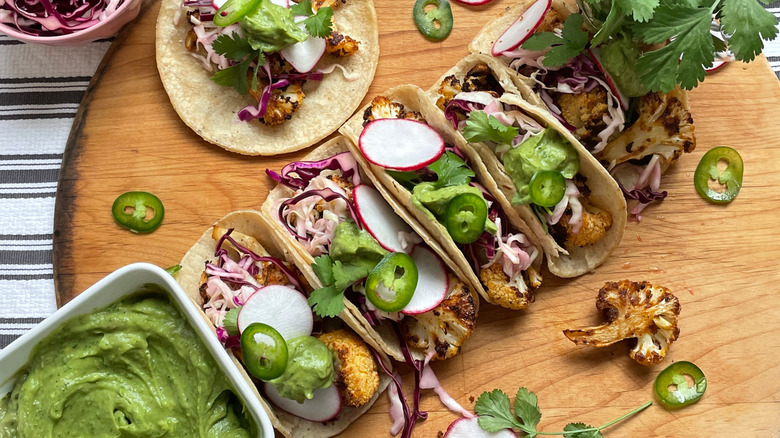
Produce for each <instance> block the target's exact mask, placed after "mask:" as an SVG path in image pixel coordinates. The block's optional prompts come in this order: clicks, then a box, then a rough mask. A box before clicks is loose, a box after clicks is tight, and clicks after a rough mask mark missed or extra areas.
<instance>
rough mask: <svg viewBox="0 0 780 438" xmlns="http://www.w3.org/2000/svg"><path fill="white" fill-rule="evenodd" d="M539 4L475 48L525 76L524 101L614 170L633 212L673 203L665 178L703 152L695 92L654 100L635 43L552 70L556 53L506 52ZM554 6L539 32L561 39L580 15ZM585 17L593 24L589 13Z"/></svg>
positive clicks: (620, 42) (495, 23)
mask: <svg viewBox="0 0 780 438" xmlns="http://www.w3.org/2000/svg"><path fill="white" fill-rule="evenodd" d="M540 1H541V2H542V3H544V1H543V0H540ZM534 3H535V2H534V1H531V0H521V1H520V2H518V3H517V4H515V5H514V6H512V7H510V8H509V9H507V11H506V12H505V13H504V14H503V15H501V16H499V17H497V18H495V19H493V20H492V21H491V22H489V23H488V24H487V25H485V27H484V28H483V29H482V30H481V31H480V33H479V34H478V35H477V36H476V37H475V38H474V40H473V41H472V42H471V44H470V45H469V49H470V50H471V52H472V53H484V54H486V55H492V56H494V57H496V59H498V60H500V61H501V62H502V63H503V64H505V65H507V66H509V67H510V69H511V70H512V71H513V72H516V73H517V75H518V76H519V77H520V79H517V81H520V82H523V83H525V84H528V85H530V86H531V88H532V89H533V92H534V93H533V94H535V95H529V94H528V93H527V92H524V93H521V95H522V97H523V98H524V99H525V100H526V101H528V102H530V103H532V104H534V105H537V106H540V107H543V108H545V109H546V110H547V111H549V113H550V114H551V115H552V116H553V117H555V118H556V119H557V120H558V121H559V122H560V123H561V124H562V125H563V126H564V127H566V129H568V130H569V131H570V132H571V133H572V134H573V135H574V136H575V137H576V138H577V140H579V141H580V142H581V143H582V144H583V145H584V146H585V148H587V150H588V151H589V152H590V153H592V154H593V156H594V157H596V159H598V160H599V161H600V162H601V164H602V165H603V166H604V167H606V168H607V169H608V170H609V171H610V173H611V174H612V176H613V177H614V178H615V179H616V180H617V181H618V183H619V184H620V186H621V188H622V190H623V192H624V196H625V197H626V199H631V200H637V201H638V202H637V204H636V206H635V207H634V208H633V209H632V211H631V213H632V214H635V215H636V217H637V219H641V212H642V210H643V209H644V208H645V207H646V206H647V205H648V204H649V203H650V202H652V201H660V200H662V199H664V198H665V197H666V192H661V191H660V184H661V182H660V179H661V174H662V173H663V172H665V171H666V170H667V169H668V168H669V166H671V165H672V164H673V163H674V162H675V161H676V160H677V159H678V158H679V157H680V156H681V155H682V154H683V153H684V152H691V151H693V150H694V148H695V147H696V138H695V136H694V126H693V118H692V117H691V113H690V110H689V107H688V98H687V93H686V92H685V91H684V90H682V89H680V88H676V89H674V90H672V91H671V92H669V93H649V92H648V89H647V88H646V87H645V86H644V85H643V84H642V83H641V82H640V81H639V79H638V78H637V77H636V75H635V74H632V72H633V69H632V68H629V66H632V65H634V64H635V63H636V60H637V59H638V58H639V56H641V52H640V51H639V49H637V48H636V47H635V46H634V45H633V44H631V43H630V42H629V41H628V40H627V39H621V38H613V39H611V40H609V41H608V42H606V43H605V44H600V45H599V46H598V47H591V48H589V49H587V50H585V51H583V52H582V53H580V54H579V55H577V56H576V57H574V58H572V59H570V60H569V61H567V62H566V63H565V64H563V65H562V66H560V67H551V66H547V65H544V58H545V56H546V55H547V52H548V49H544V50H526V49H524V48H522V47H517V48H515V49H512V50H503V51H502V50H501V48H500V47H499V46H497V45H496V44H495V42H496V41H498V40H499V39H500V37H501V36H502V34H503V33H504V32H505V31H506V30H507V29H508V28H509V27H510V26H511V25H512V24H513V23H515V21H517V20H518V19H519V18H520V17H521V16H523V14H524V13H525V12H526V10H528V8H529V6H530V5H532V4H534ZM537 3H538V2H537ZM549 3H550V5H551V6H550V7H549V8H548V9H547V11H546V12H545V14H544V17H543V19H542V21H541V23H540V24H539V25H538V27H537V28H536V29H535V31H534V32H537V33H538V32H553V33H558V34H560V32H561V29H562V28H563V26H564V23H565V22H566V20H567V18H568V17H569V16H570V15H571V14H572V13H575V12H579V11H578V10H577V8H576V7H575V6H573V5H571V4H570V3H567V2H564V1H562V0H554V1H552V2H549ZM582 15H583V17H584V19H585V21H586V22H591V21H592V20H593V18H592V17H591V14H590V12H589V11H583V12H582ZM588 29H589V30H590V31H591V32H592V28H590V27H589V28H588ZM592 36H593V35H592V33H590V34H589V37H592Z"/></svg>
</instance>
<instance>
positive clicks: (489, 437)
mask: <svg viewBox="0 0 780 438" xmlns="http://www.w3.org/2000/svg"><path fill="white" fill-rule="evenodd" d="M443 438H517V434H515V433H514V432H513V431H512V430H510V429H504V430H501V431H498V432H488V431H486V430H485V429H483V428H481V427H479V420H478V417H474V418H458V419H457V420H455V421H453V422H452V423H450V427H448V428H447V431H446V432H444V437H443Z"/></svg>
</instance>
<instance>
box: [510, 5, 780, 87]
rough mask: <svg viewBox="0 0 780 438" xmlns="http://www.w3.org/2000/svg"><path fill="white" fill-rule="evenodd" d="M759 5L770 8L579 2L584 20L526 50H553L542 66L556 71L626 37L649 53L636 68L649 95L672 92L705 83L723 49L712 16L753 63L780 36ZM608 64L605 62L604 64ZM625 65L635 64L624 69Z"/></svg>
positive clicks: (543, 35)
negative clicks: (587, 39) (583, 54)
mask: <svg viewBox="0 0 780 438" xmlns="http://www.w3.org/2000/svg"><path fill="white" fill-rule="evenodd" d="M759 1H760V2H761V3H764V4H767V2H766V1H765V0H685V1H681V0H580V1H578V3H580V6H581V9H582V15H581V17H580V18H573V17H578V16H580V14H572V15H571V16H569V18H568V19H567V20H566V22H565V23H564V27H563V29H562V32H561V36H558V35H556V34H553V33H550V32H540V33H538V34H535V35H533V36H531V38H529V39H528V40H527V41H526V42H524V43H523V45H522V47H523V48H525V49H528V50H541V49H544V48H546V47H551V49H550V50H549V52H548V53H547V55H546V57H545V59H544V65H546V66H549V67H553V66H560V65H564V64H565V63H566V62H568V61H569V60H570V59H571V58H573V57H575V56H577V55H578V54H579V53H580V52H581V51H582V50H584V49H585V48H586V47H587V46H588V45H590V47H597V46H600V45H603V44H610V42H611V41H612V40H616V39H625V38H628V39H630V40H631V41H632V42H633V43H634V45H635V46H636V47H637V48H641V49H645V50H644V51H643V54H642V56H641V57H640V58H639V60H638V61H637V62H636V65H635V69H636V75H637V77H639V79H640V80H641V82H642V84H644V85H645V86H647V87H648V88H649V89H650V91H662V92H669V91H671V90H672V89H673V88H674V87H676V86H677V85H679V86H681V87H682V88H685V89H687V90H690V89H693V88H694V87H696V86H697V85H698V84H699V82H701V81H702V80H704V77H705V75H706V71H705V69H706V68H708V67H710V66H711V65H712V63H713V61H714V54H715V52H716V51H722V47H718V46H717V44H719V42H718V41H715V40H714V39H713V36H712V35H711V34H710V26H711V25H712V17H713V16H715V17H717V19H718V20H719V23H720V26H721V29H722V30H723V32H724V33H725V34H727V35H730V37H729V40H728V48H729V50H730V51H731V52H732V53H733V54H734V57H735V58H736V59H738V60H740V61H745V62H749V61H752V60H753V59H755V57H756V56H757V55H758V54H759V53H761V51H762V50H763V47H764V42H763V41H764V40H773V39H775V38H776V37H777V34H778V30H777V18H776V17H775V16H774V15H773V14H772V13H771V12H769V11H767V10H766V9H764V8H763V7H762V6H761V4H760V3H759ZM581 18H584V22H585V23H586V26H587V29H588V31H589V32H590V33H592V34H594V35H593V37H592V38H591V40H590V43H589V44H588V43H587V42H586V43H585V44H582V34H581V32H584V31H583V30H582V27H583V26H582V25H583V20H581ZM647 47H652V49H651V50H647ZM609 62H611V61H610V60H609V59H602V63H609ZM626 65H631V66H633V63H629V64H621V65H620V66H621V67H622V68H625V66H626Z"/></svg>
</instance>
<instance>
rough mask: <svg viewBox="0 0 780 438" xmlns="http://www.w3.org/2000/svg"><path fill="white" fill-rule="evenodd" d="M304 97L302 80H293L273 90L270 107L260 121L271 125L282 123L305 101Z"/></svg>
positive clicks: (269, 100)
mask: <svg viewBox="0 0 780 438" xmlns="http://www.w3.org/2000/svg"><path fill="white" fill-rule="evenodd" d="M303 98H304V94H303V90H301V82H291V83H290V85H288V86H286V87H284V88H278V89H276V90H274V91H272V92H271V98H270V99H268V107H267V108H266V110H265V114H263V117H262V118H261V119H260V121H261V122H263V123H264V124H266V125H269V126H276V125H281V124H282V123H284V121H285V120H290V118H292V115H293V113H294V112H295V111H297V110H298V107H299V106H301V103H303Z"/></svg>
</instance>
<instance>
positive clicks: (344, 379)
mask: <svg viewBox="0 0 780 438" xmlns="http://www.w3.org/2000/svg"><path fill="white" fill-rule="evenodd" d="M318 339H319V340H320V341H322V343H323V344H325V346H326V347H328V350H330V351H332V352H333V353H335V354H336V356H338V359H339V360H338V364H337V365H336V386H337V387H338V388H339V389H340V390H341V397H342V399H343V400H344V402H345V403H346V404H348V405H349V406H354V407H358V406H362V405H364V404H366V403H368V402H369V401H370V400H371V398H372V397H374V394H376V392H377V390H378V389H379V373H378V372H377V369H376V362H375V360H374V356H372V354H371V351H370V350H369V349H368V346H367V345H366V343H365V342H363V340H362V339H360V337H359V336H358V335H356V334H355V333H352V332H350V331H347V330H343V329H339V330H334V331H332V332H328V333H323V334H321V335H319V336H318Z"/></svg>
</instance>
